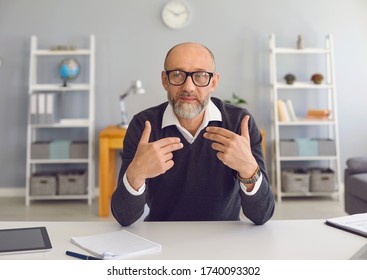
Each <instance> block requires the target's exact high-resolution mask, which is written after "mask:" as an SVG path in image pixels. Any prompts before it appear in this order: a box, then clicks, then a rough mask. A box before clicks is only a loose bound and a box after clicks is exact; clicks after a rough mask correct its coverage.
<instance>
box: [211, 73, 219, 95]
mask: <svg viewBox="0 0 367 280" xmlns="http://www.w3.org/2000/svg"><path fill="white" fill-rule="evenodd" d="M218 80H219V74H218V73H216V72H215V73H214V75H213V78H212V92H214V90H215V89H216V87H217V85H218Z"/></svg>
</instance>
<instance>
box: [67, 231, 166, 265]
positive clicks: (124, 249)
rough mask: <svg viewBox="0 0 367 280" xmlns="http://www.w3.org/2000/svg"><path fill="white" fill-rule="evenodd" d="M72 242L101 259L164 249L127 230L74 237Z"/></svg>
mask: <svg viewBox="0 0 367 280" xmlns="http://www.w3.org/2000/svg"><path fill="white" fill-rule="evenodd" d="M71 242H72V243H74V244H75V245H77V246H79V247H80V248H82V249H84V250H86V251H88V252H89V253H91V254H93V255H95V256H96V257H98V258H101V259H128V258H134V257H138V256H141V255H146V254H153V253H159V252H160V251H161V249H162V246H161V245H160V244H158V243H155V242H153V241H150V240H148V239H145V238H143V237H140V236H138V235H136V234H133V233H131V232H129V231H127V230H119V231H113V232H107V233H102V234H96V235H88V236H78V237H72V238H71Z"/></svg>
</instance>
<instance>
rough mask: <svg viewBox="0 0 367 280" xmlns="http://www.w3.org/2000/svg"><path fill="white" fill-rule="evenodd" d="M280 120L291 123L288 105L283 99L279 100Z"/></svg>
mask: <svg viewBox="0 0 367 280" xmlns="http://www.w3.org/2000/svg"><path fill="white" fill-rule="evenodd" d="M278 118H279V121H281V122H288V121H290V117H289V113H288V109H287V105H286V104H285V102H284V101H283V100H281V99H278Z"/></svg>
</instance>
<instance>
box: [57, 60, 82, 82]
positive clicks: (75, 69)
mask: <svg viewBox="0 0 367 280" xmlns="http://www.w3.org/2000/svg"><path fill="white" fill-rule="evenodd" d="M79 73H80V65H79V62H78V61H77V60H76V59H73V58H66V59H64V60H63V61H61V63H60V66H59V75H60V77H61V78H62V79H63V80H64V86H67V82H68V81H70V80H73V79H75V78H76V77H78V75H79Z"/></svg>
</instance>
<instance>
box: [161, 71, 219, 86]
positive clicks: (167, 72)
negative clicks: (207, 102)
mask: <svg viewBox="0 0 367 280" xmlns="http://www.w3.org/2000/svg"><path fill="white" fill-rule="evenodd" d="M164 71H165V73H166V75H167V78H168V82H169V83H170V84H171V85H173V86H182V85H183V84H184V83H185V82H186V80H187V77H189V76H190V77H191V81H192V82H193V83H194V85H195V86H197V87H207V86H208V85H209V84H210V81H211V80H212V78H213V76H214V72H208V71H194V72H186V71H183V70H178V69H174V70H164ZM174 71H179V72H182V73H185V75H186V77H185V79H184V80H183V82H182V83H180V84H172V83H171V80H170V78H169V74H170V73H171V72H174ZM196 73H205V74H208V75H209V80H208V83H207V84H206V85H198V84H196V83H195V81H194V78H193V75H194V74H196Z"/></svg>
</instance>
